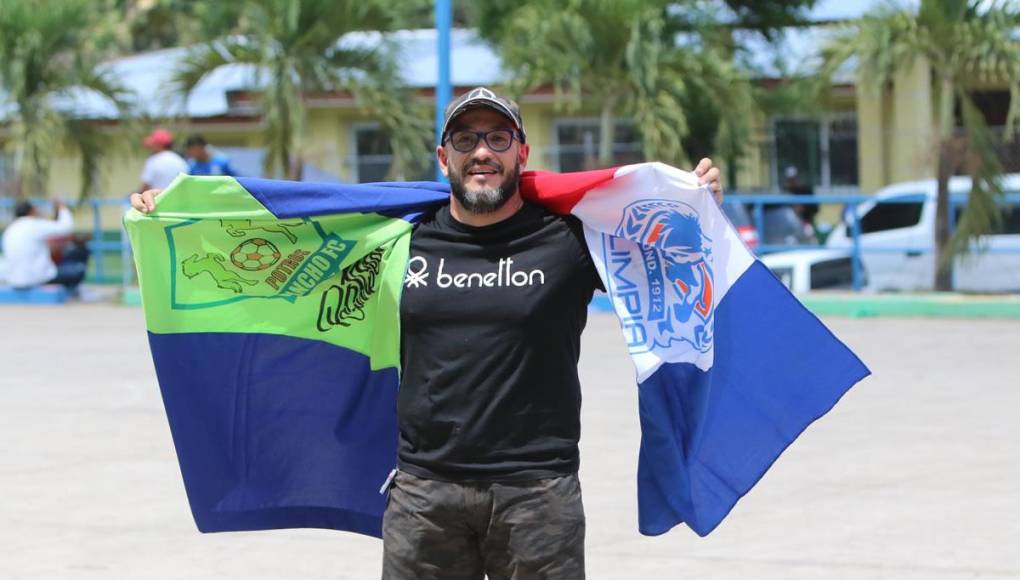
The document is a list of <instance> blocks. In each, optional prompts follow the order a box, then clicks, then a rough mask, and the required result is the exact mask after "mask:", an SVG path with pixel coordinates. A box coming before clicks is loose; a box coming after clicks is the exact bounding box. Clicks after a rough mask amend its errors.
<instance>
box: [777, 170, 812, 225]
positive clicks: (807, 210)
mask: <svg viewBox="0 0 1020 580" xmlns="http://www.w3.org/2000/svg"><path fill="white" fill-rule="evenodd" d="M784 177H785V178H786V179H785V181H784V182H783V189H784V190H786V191H787V192H789V193H792V194H794V195H814V194H815V189H814V188H813V187H811V184H809V183H804V182H803V181H801V179H800V173H799V172H798V171H797V168H796V167H794V166H793V165H790V166H788V167H787V168H786V171H785V172H784ZM793 210H794V211H795V212H797V215H798V216H799V217H800V221H801V222H803V223H804V225H806V226H810V227H811V231H812V232H813V231H814V227H815V215H817V214H818V205H817V204H813V203H808V204H798V205H795V206H793Z"/></svg>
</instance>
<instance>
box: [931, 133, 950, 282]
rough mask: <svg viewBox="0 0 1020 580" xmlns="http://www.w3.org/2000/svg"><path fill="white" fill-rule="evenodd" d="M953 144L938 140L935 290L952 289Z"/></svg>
mask: <svg viewBox="0 0 1020 580" xmlns="http://www.w3.org/2000/svg"><path fill="white" fill-rule="evenodd" d="M952 149H953V145H952V142H951V141H946V140H941V139H940V140H939V157H938V169H937V172H938V194H937V196H936V197H935V290H936V291H938V292H950V291H952V289H953V259H952V257H951V256H949V255H948V252H949V251H950V249H949V236H950V231H949V178H950V177H951V176H952V175H953V151H952Z"/></svg>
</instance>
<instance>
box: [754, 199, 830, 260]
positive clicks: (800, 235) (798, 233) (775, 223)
mask: <svg viewBox="0 0 1020 580" xmlns="http://www.w3.org/2000/svg"><path fill="white" fill-rule="evenodd" d="M762 222H764V223H763V228H762V229H763V230H764V231H763V232H760V234H761V239H762V244H763V245H765V246H810V245H814V244H817V243H818V238H816V237H815V231H814V229H813V228H812V227H811V225H810V224H806V223H804V222H803V221H802V220H801V219H800V216H798V215H797V212H796V211H794V209H793V208H792V207H790V206H788V205H766V206H763V207H762ZM773 251H774V250H773Z"/></svg>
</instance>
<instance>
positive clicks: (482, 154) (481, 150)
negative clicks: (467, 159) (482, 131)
mask: <svg viewBox="0 0 1020 580" xmlns="http://www.w3.org/2000/svg"><path fill="white" fill-rule="evenodd" d="M471 159H472V161H494V160H495V159H496V153H495V152H493V151H492V149H489V145H488V144H487V143H486V142H485V139H479V140H478V145H477V146H476V147H475V148H474V150H473V151H471Z"/></svg>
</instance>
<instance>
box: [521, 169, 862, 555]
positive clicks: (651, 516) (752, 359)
mask: <svg viewBox="0 0 1020 580" xmlns="http://www.w3.org/2000/svg"><path fill="white" fill-rule="evenodd" d="M524 190H525V191H526V192H527V194H528V197H529V198H531V199H533V200H534V201H536V202H538V203H543V204H545V205H547V206H548V207H550V208H551V209H553V210H554V211H556V212H559V213H564V214H568V213H569V214H573V215H575V216H577V217H578V218H580V220H581V222H582V223H583V224H584V232H585V239H586V240H587V242H588V248H589V251H590V252H591V253H592V257H593V258H594V261H595V264H596V267H597V268H598V270H599V275H600V276H601V278H602V281H603V284H604V285H605V287H606V290H607V293H608V294H609V296H610V299H611V301H612V304H613V308H614V310H615V312H616V315H617V316H618V317H619V319H620V325H621V328H622V330H623V334H624V338H625V340H626V342H627V348H628V350H629V352H630V355H631V358H632V359H633V361H634V365H635V367H636V370H637V381H638V400H639V409H640V419H641V448H640V452H639V458H638V525H639V529H640V531H641V533H643V534H647V535H658V534H662V533H665V532H667V531H669V530H670V529H671V528H673V527H674V526H676V525H677V524H679V523H686V524H687V525H688V526H689V527H690V528H691V529H693V530H694V531H695V532H696V533H698V534H699V535H702V536H704V535H707V534H708V533H709V532H711V531H712V530H713V529H714V528H715V527H716V526H717V525H719V523H720V522H721V521H722V520H723V518H724V517H726V515H727V514H728V513H729V511H730V510H731V509H732V508H733V506H734V505H735V504H736V502H737V500H739V499H740V498H741V497H743V496H744V494H746V493H747V492H748V491H749V490H750V489H751V487H753V486H754V485H755V483H757V482H758V480H759V479H760V478H761V477H762V476H763V475H764V474H765V471H766V470H768V468H769V467H770V466H771V465H772V463H773V462H774V461H775V460H776V459H777V458H778V457H779V455H780V454H781V453H782V452H783V450H784V449H786V447H788V446H789V445H790V444H791V443H792V442H793V441H794V440H795V439H796V438H797V436H798V435H800V433H801V432H803V431H804V429H805V428H807V426H808V425H810V424H811V423H812V422H813V421H815V420H816V419H818V418H819V417H821V416H822V415H824V414H825V413H826V412H828V411H829V409H831V408H832V407H833V406H834V405H835V404H836V402H837V401H838V400H839V399H840V397H842V396H843V394H844V393H845V392H846V391H847V390H848V389H849V388H850V387H851V386H853V385H854V384H856V383H857V382H858V381H860V380H861V379H862V378H864V377H865V376H867V375H868V374H869V371H868V369H867V367H866V366H865V365H864V364H863V363H862V362H861V361H860V359H858V358H857V356H855V355H854V354H853V352H851V351H850V349H848V348H847V347H846V346H845V345H844V344H843V343H842V342H840V341H839V340H838V339H837V338H836V337H835V336H833V334H832V333H831V332H830V331H829V330H828V329H827V328H826V327H825V326H824V325H823V324H822V323H821V322H820V321H819V320H818V319H817V318H815V316H814V315H812V314H811V313H810V312H809V311H808V310H807V309H806V308H804V307H803V306H802V305H801V304H800V302H798V301H797V299H796V298H794V297H793V295H791V294H790V292H789V291H788V290H787V289H786V287H785V286H783V284H782V283H780V282H779V281H778V280H777V279H776V278H775V276H773V275H772V273H771V272H770V271H769V270H768V269H767V268H766V267H765V266H764V265H763V264H762V263H761V262H760V261H758V260H756V259H755V257H754V255H753V254H752V253H751V252H750V251H749V250H748V249H747V247H746V246H745V245H744V244H743V242H742V241H741V239H740V236H739V234H738V233H737V232H736V231H735V230H734V228H733V227H732V225H731V224H730V223H729V222H728V221H727V219H726V218H725V216H724V215H723V213H722V211H721V210H720V209H719V207H718V206H717V205H716V203H715V201H714V200H713V199H712V197H711V196H710V195H709V194H708V192H707V191H706V190H705V188H703V187H701V186H700V185H699V184H698V182H697V178H695V176H694V175H692V174H690V173H687V172H684V171H680V170H678V169H675V168H672V167H669V166H667V165H663V164H660V163H643V164H638V165H631V166H626V167H622V168H619V169H608V170H603V171H594V172H587V173H584V174H580V175H573V174H543V173H531V174H529V175H526V177H525V182H524Z"/></svg>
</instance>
